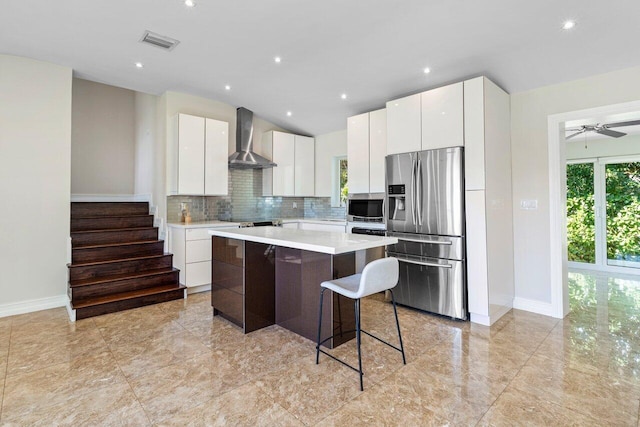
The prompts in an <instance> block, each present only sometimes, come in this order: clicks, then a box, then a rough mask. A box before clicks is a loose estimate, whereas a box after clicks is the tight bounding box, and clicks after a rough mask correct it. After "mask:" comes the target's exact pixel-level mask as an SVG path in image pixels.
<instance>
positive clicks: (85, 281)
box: [69, 268, 180, 288]
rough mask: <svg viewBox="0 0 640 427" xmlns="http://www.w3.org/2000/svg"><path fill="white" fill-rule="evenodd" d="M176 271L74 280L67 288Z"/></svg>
mask: <svg viewBox="0 0 640 427" xmlns="http://www.w3.org/2000/svg"><path fill="white" fill-rule="evenodd" d="M177 271H180V270H178V269H177V268H158V269H155V270H146V271H140V272H137V273H125V274H114V275H111V276H104V277H99V278H91V279H83V280H76V281H74V282H70V283H69V286H71V287H72V288H77V287H81V286H89V285H97V284H99V283H108V282H115V281H117V280H127V279H137V278H142V277H149V276H157V275H160V274H167V273H173V272H177Z"/></svg>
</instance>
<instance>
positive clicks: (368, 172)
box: [347, 108, 387, 194]
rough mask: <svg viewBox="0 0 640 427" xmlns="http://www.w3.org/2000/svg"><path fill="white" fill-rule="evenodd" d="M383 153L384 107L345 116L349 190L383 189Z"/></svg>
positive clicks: (384, 133)
mask: <svg viewBox="0 0 640 427" xmlns="http://www.w3.org/2000/svg"><path fill="white" fill-rule="evenodd" d="M386 154H387V112H386V109H384V108H383V109H381V110H376V111H372V112H370V113H364V114H360V115H357V116H353V117H349V118H348V119H347V159H348V162H347V166H348V169H349V171H348V176H349V193H351V194H356V193H383V192H384V178H385V175H384V157H385V156H386Z"/></svg>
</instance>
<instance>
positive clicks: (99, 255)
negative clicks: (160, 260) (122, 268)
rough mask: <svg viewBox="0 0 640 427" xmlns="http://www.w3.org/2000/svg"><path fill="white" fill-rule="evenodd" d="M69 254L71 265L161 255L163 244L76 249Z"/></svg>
mask: <svg viewBox="0 0 640 427" xmlns="http://www.w3.org/2000/svg"><path fill="white" fill-rule="evenodd" d="M71 252H72V254H71V262H72V263H73V264H82V263H86V262H98V261H109V260H116V259H125V258H133V257H143V256H149V255H162V254H163V253H164V242H152V243H141V244H137V245H122V246H107V247H104V248H76V249H73V250H72V251H71Z"/></svg>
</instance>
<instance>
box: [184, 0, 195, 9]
mask: <svg viewBox="0 0 640 427" xmlns="http://www.w3.org/2000/svg"><path fill="white" fill-rule="evenodd" d="M184 5H185V6H187V7H194V6H195V5H196V2H194V1H193V0H184Z"/></svg>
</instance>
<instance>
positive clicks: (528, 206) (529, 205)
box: [520, 199, 538, 211]
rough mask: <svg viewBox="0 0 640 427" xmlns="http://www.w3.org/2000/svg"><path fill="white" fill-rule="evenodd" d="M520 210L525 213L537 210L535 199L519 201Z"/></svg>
mask: <svg viewBox="0 0 640 427" xmlns="http://www.w3.org/2000/svg"><path fill="white" fill-rule="evenodd" d="M520 209H524V210H526V211H535V210H537V209H538V200H536V199H523V200H520Z"/></svg>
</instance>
